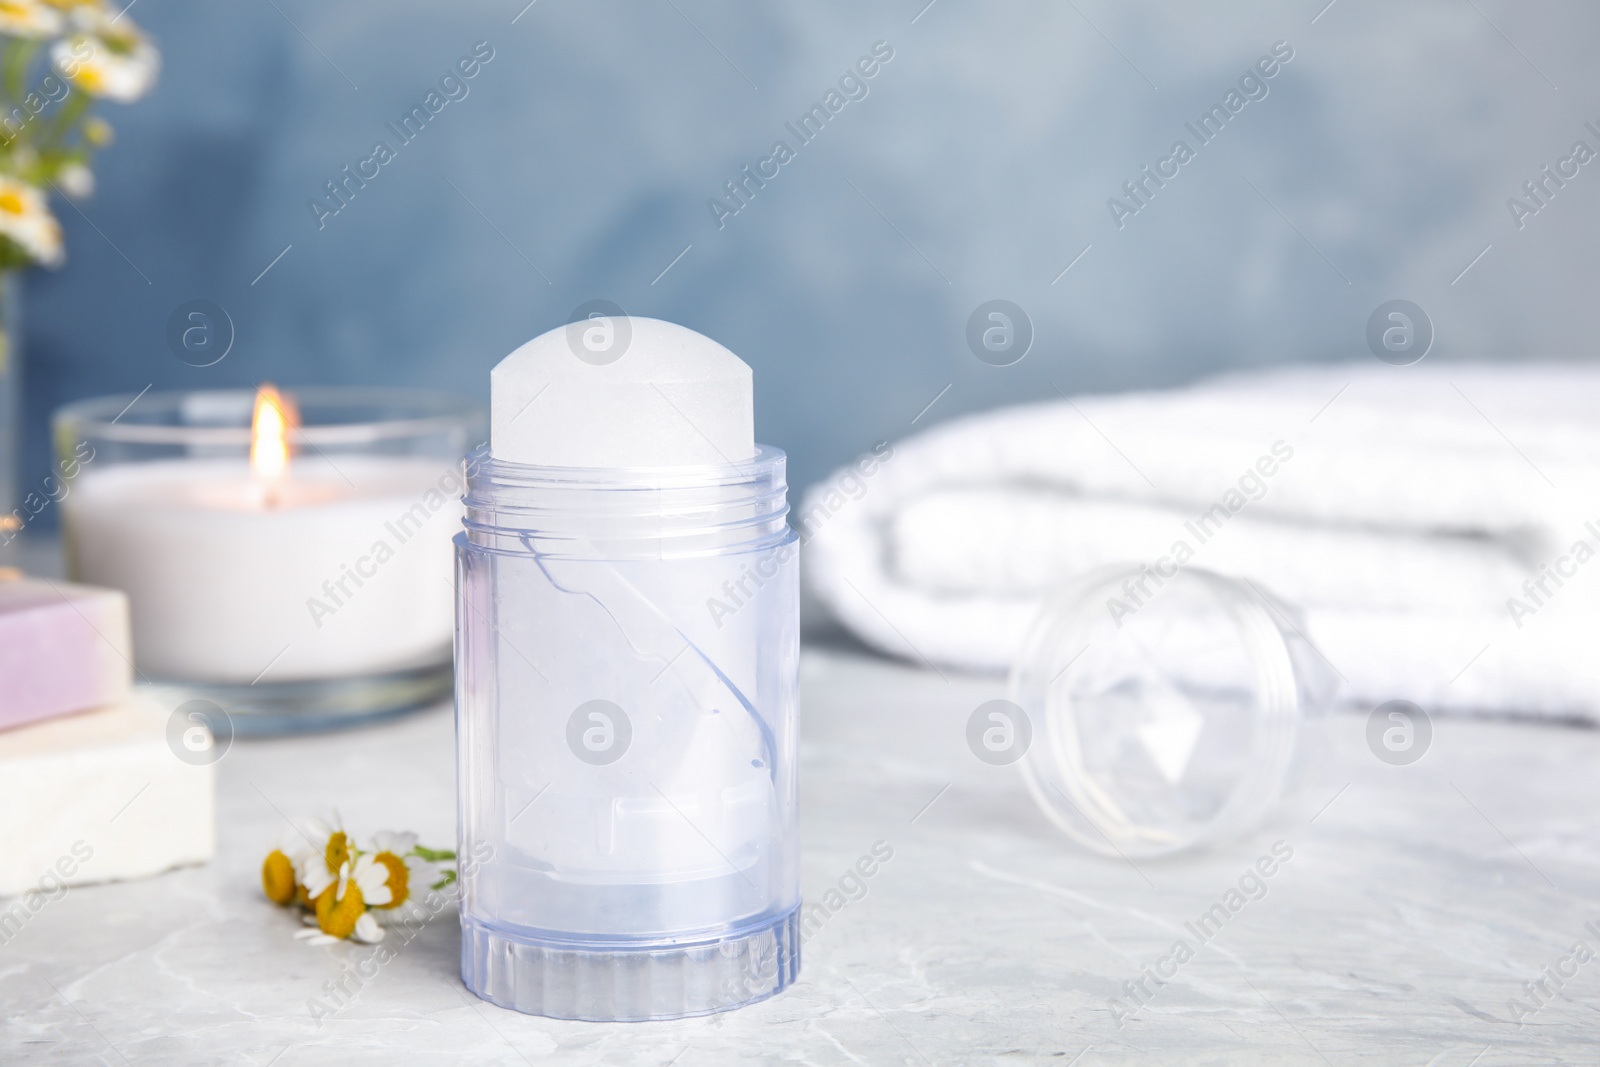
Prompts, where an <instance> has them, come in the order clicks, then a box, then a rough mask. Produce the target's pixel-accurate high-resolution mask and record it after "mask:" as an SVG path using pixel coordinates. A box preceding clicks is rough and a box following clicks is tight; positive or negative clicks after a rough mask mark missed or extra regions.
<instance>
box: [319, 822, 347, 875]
mask: <svg viewBox="0 0 1600 1067" xmlns="http://www.w3.org/2000/svg"><path fill="white" fill-rule="evenodd" d="M349 858H350V839H349V838H348V837H346V836H345V833H344V831H343V830H335V831H334V832H333V834H332V835H331V836H329V838H328V847H327V848H326V849H324V850H323V852H322V859H323V862H325V863H327V865H328V870H329V871H334V872H336V871H338V869H339V868H340V867H343V866H344V864H345V861H346V860H348V859H349Z"/></svg>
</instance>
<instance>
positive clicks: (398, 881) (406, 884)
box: [372, 852, 411, 908]
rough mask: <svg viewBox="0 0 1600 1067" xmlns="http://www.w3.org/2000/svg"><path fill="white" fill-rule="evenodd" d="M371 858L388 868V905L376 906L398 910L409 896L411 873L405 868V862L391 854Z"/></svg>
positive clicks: (379, 854) (385, 853)
mask: <svg viewBox="0 0 1600 1067" xmlns="http://www.w3.org/2000/svg"><path fill="white" fill-rule="evenodd" d="M372 858H373V860H374V861H375V862H377V863H381V864H383V865H384V866H385V867H387V868H389V903H387V904H379V905H377V906H378V907H380V908H398V907H399V906H400V905H402V904H404V903H405V902H406V898H407V897H409V896H410V895H411V872H410V871H409V870H408V869H407V868H406V861H405V860H403V859H401V858H400V857H399V856H396V855H395V854H394V853H393V852H380V853H378V854H377V855H375V856H373V857H372Z"/></svg>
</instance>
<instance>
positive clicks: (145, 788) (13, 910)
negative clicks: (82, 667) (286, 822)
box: [0, 696, 217, 941]
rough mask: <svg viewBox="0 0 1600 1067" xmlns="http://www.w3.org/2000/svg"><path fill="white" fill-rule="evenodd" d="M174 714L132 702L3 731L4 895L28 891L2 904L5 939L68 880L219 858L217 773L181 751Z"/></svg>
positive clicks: (0, 834) (102, 878) (0, 855)
mask: <svg viewBox="0 0 1600 1067" xmlns="http://www.w3.org/2000/svg"><path fill="white" fill-rule="evenodd" d="M168 717H169V716H168V712H167V711H166V710H165V709H163V708H161V707H159V706H156V705H154V704H152V703H150V702H148V701H146V700H144V699H143V698H140V697H137V696H136V697H132V698H129V699H128V700H127V701H125V702H123V703H121V704H118V705H115V706H113V707H109V708H101V709H98V710H95V711H86V712H82V713H80V714H77V715H66V716H62V717H60V718H56V719H49V720H46V721H45V722H41V723H36V724H34V725H31V726H24V727H20V728H18V729H15V730H7V731H4V732H0V896H16V895H17V894H22V897H21V899H20V900H18V901H15V902H12V903H11V904H9V905H7V904H0V941H4V940H8V939H9V938H10V937H11V936H12V935H14V934H15V932H16V931H15V930H13V929H12V927H13V926H14V925H15V924H16V922H17V921H18V919H19V917H22V918H23V919H24V920H25V918H26V916H27V915H29V914H31V912H29V910H28V909H29V908H34V905H36V904H38V903H39V901H40V900H41V899H42V898H41V896H40V894H43V895H44V896H45V897H49V896H54V895H56V894H58V893H59V892H60V887H61V886H62V885H81V884H84V883H88V882H110V881H117V880H121V879H126V878H141V877H144V876H146V875H151V874H157V873H159V872H161V871H165V870H168V869H169V868H172V867H177V866H181V865H183V864H188V863H203V862H205V861H206V860H208V859H210V858H211V856H212V855H213V853H214V852H215V851H216V837H217V831H216V789H215V785H214V781H215V776H214V774H213V771H212V768H211V766H210V765H200V766H195V765H192V764H189V763H186V762H184V761H183V760H181V759H179V758H178V757H177V756H176V755H174V753H173V750H172V749H171V748H170V747H169V746H168V743H167V720H168ZM189 727H190V728H192V724H189ZM30 890H37V891H38V892H30ZM18 908H21V909H22V911H20V912H19V911H18ZM34 910H37V909H36V908H34Z"/></svg>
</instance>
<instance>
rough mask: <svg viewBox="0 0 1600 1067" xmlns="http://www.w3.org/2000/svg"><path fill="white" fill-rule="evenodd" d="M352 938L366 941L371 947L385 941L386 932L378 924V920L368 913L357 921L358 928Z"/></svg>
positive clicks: (352, 933)
mask: <svg viewBox="0 0 1600 1067" xmlns="http://www.w3.org/2000/svg"><path fill="white" fill-rule="evenodd" d="M350 936H351V937H353V938H355V939H356V940H357V941H365V942H366V943H367V944H369V945H376V944H377V943H378V942H379V941H382V940H383V939H384V937H385V936H386V931H385V930H384V928H383V927H382V926H380V925H379V924H378V920H377V919H374V918H373V917H372V914H371V913H370V912H366V913H363V914H362V916H361V918H359V919H357V920H356V928H355V930H353V931H352V932H351V935H350Z"/></svg>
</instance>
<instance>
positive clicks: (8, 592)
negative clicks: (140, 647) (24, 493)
mask: <svg viewBox="0 0 1600 1067" xmlns="http://www.w3.org/2000/svg"><path fill="white" fill-rule="evenodd" d="M132 659H133V653H132V644H131V642H130V640H129V626H128V598H127V597H126V596H124V595H123V594H122V593H120V592H117V591H116V590H113V589H96V588H93V587H91V586H86V585H72V584H70V583H68V582H47V581H42V580H38V579H32V578H9V579H8V578H5V577H0V730H6V729H10V728H11V727H14V726H21V725H23V724H24V723H30V722H37V721H39V720H41V719H48V718H51V717H53V716H56V715H66V714H69V713H71V712H75V711H84V710H86V709H88V708H98V707H104V706H105V705H108V704H116V703H118V702H119V701H122V700H124V699H125V698H126V697H127V695H128V692H129V688H130V686H131V684H132V671H133V667H132Z"/></svg>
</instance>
